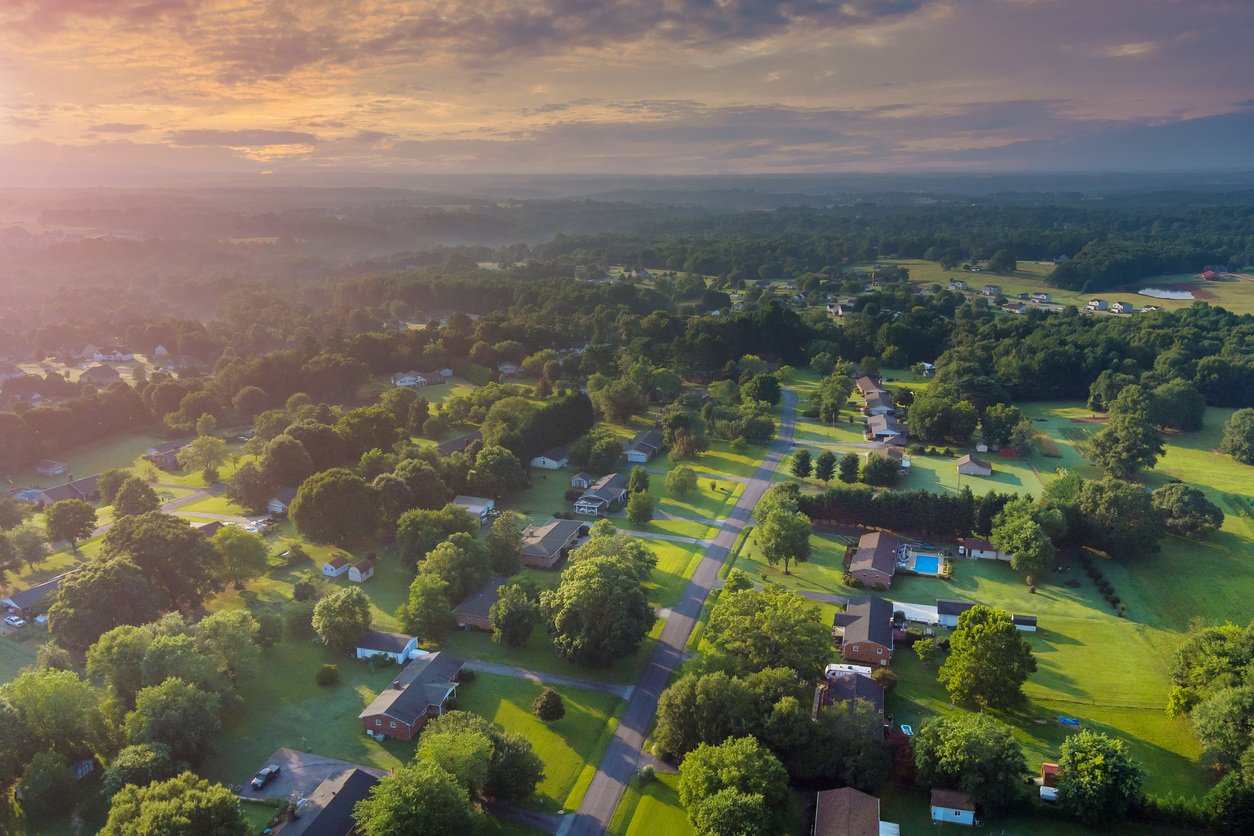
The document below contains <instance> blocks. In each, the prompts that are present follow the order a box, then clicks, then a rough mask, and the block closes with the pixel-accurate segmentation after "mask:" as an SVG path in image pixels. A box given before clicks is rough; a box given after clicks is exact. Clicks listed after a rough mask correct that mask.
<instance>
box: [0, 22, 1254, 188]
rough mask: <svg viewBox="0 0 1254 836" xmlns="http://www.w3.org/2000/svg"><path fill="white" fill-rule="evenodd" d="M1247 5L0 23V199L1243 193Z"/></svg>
mask: <svg viewBox="0 0 1254 836" xmlns="http://www.w3.org/2000/svg"><path fill="white" fill-rule="evenodd" d="M1252 44H1254V0H471V2H458V0H0V185H30V184H38V183H49V184H52V183H55V184H58V185H63V184H66V183H74V182H82V183H85V184H86V183H98V182H118V183H124V182H126V181H127V180H128V179H136V178H146V179H147V180H152V179H154V178H155V179H160V178H177V177H179V176H185V175H189V174H198V175H202V174H203V175H221V176H225V175H229V176H232V177H239V178H244V179H249V178H257V179H258V180H259V181H260V180H262V179H263V178H265V177H267V176H274V175H279V176H295V177H307V178H313V179H315V180H316V177H317V175H318V174H320V173H323V174H325V173H339V174H343V173H346V172H363V173H364V172H370V173H373V174H376V175H384V176H387V175H397V176H400V175H405V174H419V173H479V174H482V173H497V172H512V173H528V174H597V173H620V174H657V175H668V174H669V175H676V174H741V173H785V172H787V173H807V172H815V173H817V172H842V171H855V172H903V171H905V172H909V171H959V172H960V171H1060V170H1065V171H1088V170H1180V169H1186V170H1187V169H1226V168H1227V169H1231V168H1240V169H1250V168H1254V151H1251V149H1254V139H1252V137H1254V47H1252V46H1251V45H1252Z"/></svg>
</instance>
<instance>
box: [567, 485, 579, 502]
mask: <svg viewBox="0 0 1254 836" xmlns="http://www.w3.org/2000/svg"><path fill="white" fill-rule="evenodd" d="M565 496H566V501H567V502H574V501H575V500H576V499H578V498H579V497H581V496H583V491H581V490H579V488H567V489H566V494H565Z"/></svg>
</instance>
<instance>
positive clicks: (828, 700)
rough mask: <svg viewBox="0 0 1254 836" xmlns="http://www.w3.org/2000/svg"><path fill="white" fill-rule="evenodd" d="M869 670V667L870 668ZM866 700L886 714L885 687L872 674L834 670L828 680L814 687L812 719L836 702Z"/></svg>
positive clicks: (881, 713) (828, 675)
mask: <svg viewBox="0 0 1254 836" xmlns="http://www.w3.org/2000/svg"><path fill="white" fill-rule="evenodd" d="M868 670H869V668H868ZM854 700H866V701H867V702H869V703H870V704H871V705H873V706H875V709H876V710H877V711H879V713H880V715H881V716H883V714H884V688H883V687H882V686H881V685H880V684H879V683H878V682H876V681H875V680H874V679H872V678H871V676H870V674H866V673H858V672H854V671H832V672H829V673H828V674H827V677H826V680H825V681H824V682H822V683H820V684H819V685H818V686H817V687H815V689H814V706H813V708H812V709H811V711H810V716H811V719H814V718H815V717H818V713H819V711H821V710H822V709H824V708H827V707H828V706H829V705H835V704H836V703H844V702H853V701H854Z"/></svg>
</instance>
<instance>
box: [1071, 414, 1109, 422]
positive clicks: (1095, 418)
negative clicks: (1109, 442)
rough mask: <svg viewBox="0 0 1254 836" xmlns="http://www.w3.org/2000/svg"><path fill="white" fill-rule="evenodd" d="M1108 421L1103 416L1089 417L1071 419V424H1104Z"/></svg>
mask: <svg viewBox="0 0 1254 836" xmlns="http://www.w3.org/2000/svg"><path fill="white" fill-rule="evenodd" d="M1107 420H1109V419H1108V418H1107V417H1106V416H1105V415H1090V416H1089V417H1088V418H1071V419H1070V421H1071V423H1073V424H1104V423H1106V421H1107Z"/></svg>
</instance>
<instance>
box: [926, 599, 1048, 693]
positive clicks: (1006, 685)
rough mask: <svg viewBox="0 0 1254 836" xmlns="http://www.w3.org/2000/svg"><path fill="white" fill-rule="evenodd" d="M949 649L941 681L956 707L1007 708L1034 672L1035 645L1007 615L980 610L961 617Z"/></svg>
mask: <svg viewBox="0 0 1254 836" xmlns="http://www.w3.org/2000/svg"><path fill="white" fill-rule="evenodd" d="M949 647H950V653H949V658H948V659H946V660H945V663H944V664H943V665H941V667H940V671H939V678H940V681H941V684H942V685H944V686H945V688H946V690H947V691H949V696H950V698H951V699H952V700H954V702H958V703H963V704H966V705H971V704H974V705H980V706H984V707H987V708H1008V707H1010V706H1012V705H1014V704H1016V703H1017V702H1019V701H1020V700H1021V699H1022V698H1023V683H1024V682H1026V681H1027V678H1028V674H1030V673H1033V672H1034V671H1035V670H1036V659H1035V658H1034V657H1033V656H1032V647H1031V645H1029V644H1028V642H1027V639H1025V638H1023V636H1022V635H1020V633H1019V631H1018V630H1017V629H1016V628H1015V625H1014V622H1013V621H1011V619H1010V613H1008V612H1005V611H1003V610H995V609H992V608H990V607H985V606H982V605H976V606H974V607H972V608H971V609H969V610H967V611H966V612H964V613H963V614H962V615H960V616H958V627H957V629H955V630H954V632H953V635H952V636H951V637H950V640H949Z"/></svg>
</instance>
